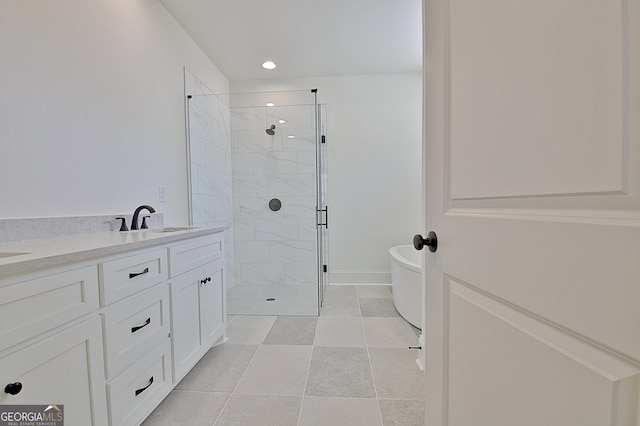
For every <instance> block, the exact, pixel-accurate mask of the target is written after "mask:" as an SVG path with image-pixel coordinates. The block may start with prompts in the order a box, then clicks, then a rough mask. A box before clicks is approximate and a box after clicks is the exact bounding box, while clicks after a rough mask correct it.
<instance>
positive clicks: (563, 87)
mask: <svg viewBox="0 0 640 426" xmlns="http://www.w3.org/2000/svg"><path fill="white" fill-rule="evenodd" d="M424 13H425V90H426V92H425V93H426V95H425V117H426V118H425V120H426V121H425V147H426V149H425V166H426V167H425V170H426V173H425V176H426V183H425V185H426V198H425V199H426V229H425V231H431V230H432V231H435V232H436V233H437V235H438V240H439V241H438V243H439V247H438V250H437V251H436V252H435V253H430V252H426V253H425V261H426V262H425V266H426V273H425V275H426V292H425V294H426V302H425V303H426V312H425V322H426V324H425V336H426V346H425V348H426V380H427V413H426V418H427V424H428V425H438V426H440V425H451V426H503V425H504V426H515V425H517V426H525V425H536V426H540V425H544V426H549V425H561V426H572V425H575V426H587V425H594V426H603V425H638V424H640V423H639V422H640V420H639V418H638V405H639V404H638V401H639V392H638V388H639V374H640V0H590V1H587V0H517V1H514V0H424Z"/></svg>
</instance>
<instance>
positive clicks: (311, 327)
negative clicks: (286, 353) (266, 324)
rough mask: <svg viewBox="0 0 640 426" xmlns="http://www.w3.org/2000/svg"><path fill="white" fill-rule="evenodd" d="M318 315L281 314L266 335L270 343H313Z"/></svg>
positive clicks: (266, 339)
mask: <svg viewBox="0 0 640 426" xmlns="http://www.w3.org/2000/svg"><path fill="white" fill-rule="evenodd" d="M317 323H318V317H299V316H279V317H278V318H277V319H276V321H275V322H274V323H273V326H271V330H269V333H268V334H267V337H265V339H264V342H263V343H265V344H270V345H312V344H313V339H314V337H315V334H316V325H317Z"/></svg>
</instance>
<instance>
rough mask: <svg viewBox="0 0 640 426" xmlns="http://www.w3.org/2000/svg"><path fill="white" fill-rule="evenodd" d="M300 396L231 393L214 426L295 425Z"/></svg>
mask: <svg viewBox="0 0 640 426" xmlns="http://www.w3.org/2000/svg"><path fill="white" fill-rule="evenodd" d="M301 403H302V398H297V397H286V396H258V395H233V396H232V397H231V399H230V400H229V403H228V404H227V406H226V407H225V409H224V410H223V411H222V414H221V415H220V418H219V419H218V421H217V422H216V426H296V425H297V423H298V416H299V414H300V404H301Z"/></svg>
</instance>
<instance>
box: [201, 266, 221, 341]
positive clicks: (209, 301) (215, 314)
mask: <svg viewBox="0 0 640 426" xmlns="http://www.w3.org/2000/svg"><path fill="white" fill-rule="evenodd" d="M204 276H205V280H206V282H205V283H204V284H203V285H201V286H200V333H201V343H202V345H203V346H206V348H207V349H208V348H210V347H211V346H212V345H213V344H214V343H215V342H216V340H218V339H219V338H220V337H221V336H222V334H223V333H224V329H223V325H224V315H225V312H224V311H225V309H224V304H223V301H224V299H225V298H224V293H223V292H224V284H223V282H224V281H223V278H224V259H220V260H217V261H215V262H211V263H209V264H208V265H206V266H205V268H204ZM209 278H210V279H209Z"/></svg>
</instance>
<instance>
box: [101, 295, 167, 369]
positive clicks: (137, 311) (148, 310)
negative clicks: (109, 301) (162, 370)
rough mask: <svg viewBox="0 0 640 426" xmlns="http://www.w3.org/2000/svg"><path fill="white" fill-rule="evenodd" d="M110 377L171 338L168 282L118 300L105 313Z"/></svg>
mask: <svg viewBox="0 0 640 426" xmlns="http://www.w3.org/2000/svg"><path fill="white" fill-rule="evenodd" d="M102 315H103V318H104V335H105V355H106V356H105V359H106V360H107V377H114V376H115V375H116V374H118V373H119V372H120V371H121V370H123V369H124V368H126V367H127V366H128V365H131V364H133V363H134V362H135V361H136V360H138V359H140V358H141V357H142V356H143V355H145V354H147V353H149V352H150V351H151V350H152V349H153V348H155V347H156V346H158V345H160V344H161V343H162V342H163V341H165V340H169V333H170V324H169V323H170V314H169V285H168V284H160V285H158V286H156V287H154V288H152V289H151V290H149V291H145V292H143V293H141V294H138V295H136V296H132V297H131V298H129V299H127V300H125V301H124V302H122V303H117V304H115V305H113V306H110V307H109V308H107V309H106V310H105V311H104V312H103V313H102Z"/></svg>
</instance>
